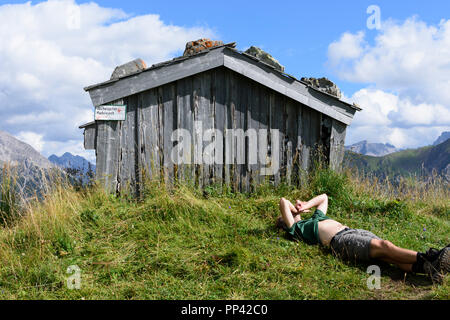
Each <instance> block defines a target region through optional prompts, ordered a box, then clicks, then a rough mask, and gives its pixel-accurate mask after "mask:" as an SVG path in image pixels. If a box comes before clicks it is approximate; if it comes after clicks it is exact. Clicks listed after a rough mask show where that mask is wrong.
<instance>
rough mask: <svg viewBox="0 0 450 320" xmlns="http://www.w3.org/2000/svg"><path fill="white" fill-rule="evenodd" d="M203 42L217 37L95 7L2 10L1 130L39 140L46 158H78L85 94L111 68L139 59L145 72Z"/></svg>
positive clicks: (63, 1)
mask: <svg viewBox="0 0 450 320" xmlns="http://www.w3.org/2000/svg"><path fill="white" fill-rule="evenodd" d="M202 37H212V38H213V37H214V34H213V32H212V31H210V30H209V29H206V28H202V27H191V28H186V27H180V26H176V25H169V24H165V23H164V22H163V21H161V19H160V17H159V16H158V15H154V14H147V15H141V16H130V15H129V14H127V13H126V12H124V11H122V10H118V9H110V8H103V7H100V6H99V5H97V4H96V3H93V2H91V3H85V4H80V5H78V4H76V3H75V2H74V1H73V0H53V1H51V0H50V1H47V2H42V3H39V4H32V3H31V2H28V3H25V4H14V5H10V4H8V5H2V6H0V39H1V42H0V69H1V70H2V71H1V72H0V98H1V101H2V103H1V105H0V127H1V128H2V130H5V131H7V132H10V133H12V134H13V135H16V136H18V137H31V136H30V133H34V134H35V136H34V137H35V138H36V137H37V136H40V137H41V140H40V141H41V142H40V144H39V143H38V145H39V146H40V148H41V151H42V153H43V154H44V155H46V156H48V155H50V154H51V153H64V152H65V151H69V150H72V151H75V150H80V152H81V150H82V149H80V148H79V146H80V145H81V143H82V139H83V134H82V130H80V129H78V126H79V125H80V124H82V123H85V122H88V121H91V120H92V119H93V108H92V103H91V101H90V99H89V96H88V94H87V93H85V92H84V90H83V87H85V86H87V85H91V84H95V83H98V82H101V81H104V80H108V79H109V77H110V75H111V73H112V71H113V70H114V67H115V66H117V65H120V64H123V63H125V62H128V61H130V60H133V59H136V58H142V59H143V60H144V61H146V63H147V65H149V66H150V65H151V64H153V63H157V62H161V61H165V60H169V59H171V58H173V57H174V56H177V55H180V54H181V53H182V50H183V49H184V45H185V43H186V42H187V41H190V40H194V39H198V38H202ZM23 132H28V133H27V134H26V135H24V134H22V135H21V134H20V133H23ZM31 140H32V139H31ZM37 141H38V140H35V143H37ZM57 148H61V149H57ZM77 148H78V149H77ZM80 152H77V153H78V154H80ZM91 159H92V156H91Z"/></svg>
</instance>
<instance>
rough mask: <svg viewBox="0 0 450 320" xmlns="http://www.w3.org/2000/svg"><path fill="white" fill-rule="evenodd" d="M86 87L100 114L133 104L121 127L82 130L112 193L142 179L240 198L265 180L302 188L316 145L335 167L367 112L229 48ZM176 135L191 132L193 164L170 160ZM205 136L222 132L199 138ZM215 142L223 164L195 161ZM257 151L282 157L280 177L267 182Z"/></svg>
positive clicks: (102, 123) (95, 125) (106, 123)
mask: <svg viewBox="0 0 450 320" xmlns="http://www.w3.org/2000/svg"><path fill="white" fill-rule="evenodd" d="M85 90H86V91H87V92H88V93H89V94H90V97H91V100H92V103H93V105H94V106H95V107H99V106H103V105H125V106H126V119H125V120H123V121H111V120H96V121H94V122H91V123H88V124H85V125H83V126H81V127H80V128H82V129H84V146H85V148H86V149H95V151H96V159H97V160H96V161H97V163H96V174H97V179H100V180H102V181H103V183H104V184H105V186H106V187H107V188H108V189H109V190H111V191H120V190H121V189H122V188H124V187H125V186H128V185H129V186H131V187H132V188H134V190H136V192H137V193H139V188H140V185H141V183H142V182H143V181H144V180H145V178H146V177H145V176H147V177H149V178H151V179H164V180H165V181H166V182H169V183H170V182H172V181H174V179H179V180H187V181H191V182H194V183H196V184H197V185H198V186H200V187H202V186H205V185H208V184H211V183H224V184H227V185H230V186H232V187H233V188H234V189H235V190H240V191H251V190H252V186H255V185H257V184H258V183H261V182H264V181H271V182H272V183H274V184H278V183H280V182H281V181H286V182H287V183H292V184H295V183H298V182H299V181H300V179H301V178H300V177H301V174H300V173H301V172H302V171H307V170H308V169H309V168H310V167H311V163H312V161H313V160H314V158H315V155H314V152H313V151H314V150H316V149H317V148H318V147H321V150H322V154H323V159H322V160H325V161H328V162H329V164H330V166H331V167H332V168H335V169H336V168H338V167H339V165H340V164H341V162H342V159H343V153H344V140H345V132H346V127H347V126H348V125H349V124H350V123H351V121H352V119H353V116H354V114H355V112H356V111H357V110H360V109H359V108H358V107H357V106H355V105H351V104H349V103H346V102H344V101H342V100H340V99H338V98H337V97H335V96H333V95H330V94H327V93H325V92H323V91H321V90H319V89H317V88H314V87H312V86H310V85H309V84H308V83H306V82H304V81H300V80H297V79H296V78H294V77H293V76H291V75H288V74H286V73H284V72H282V71H280V70H277V69H276V68H274V67H273V66H272V65H270V64H267V63H265V62H263V61H261V60H259V59H257V58H255V57H254V56H252V55H249V54H246V53H243V52H240V51H237V50H236V49H234V48H233V47H232V46H229V45H222V46H217V47H214V48H209V49H208V50H204V51H202V52H199V53H197V54H194V55H191V56H183V57H179V58H175V59H173V60H170V61H167V62H163V63H159V64H156V65H153V66H151V67H149V68H146V67H145V68H137V69H136V70H133V71H132V72H131V73H129V74H125V75H121V76H119V77H113V78H112V79H111V80H109V81H106V82H103V83H100V84H96V85H92V86H89V87H87V88H85ZM198 123H201V131H200V132H199V129H198V126H196V124H198ZM176 129H185V130H186V131H187V132H190V133H191V138H190V139H191V141H189V142H191V143H192V150H189V152H187V154H185V155H184V157H186V156H187V158H188V159H189V160H190V162H189V163H186V162H184V163H180V162H179V161H178V162H177V161H174V159H173V150H174V147H176V145H177V144H178V143H180V141H176V140H174V136H173V133H174V131H175V130H176ZM208 129H214V130H217V131H219V132H222V133H224V134H222V135H215V134H214V137H211V136H209V137H205V136H202V135H204V134H205V132H206V131H207V130H208ZM230 129H242V131H244V132H247V131H248V129H255V130H256V132H258V135H261V134H260V133H261V132H262V135H266V137H264V138H267V139H266V142H265V141H263V140H264V139H262V140H258V142H256V141H254V140H251V139H250V136H249V135H245V137H244V139H245V141H244V143H238V142H236V141H235V140H233V139H232V140H231V142H230V141H229V140H227V139H226V137H227V134H226V132H227V131H229V130H230ZM264 130H265V131H264ZM186 131H185V132H186ZM209 132H211V131H209ZM272 132H278V133H279V135H278V136H276V135H272ZM214 139H222V140H223V141H222V142H223V143H220V145H221V146H222V147H223V152H222V153H219V152H217V150H213V151H212V152H213V153H216V152H217V155H220V157H222V160H223V161H220V160H221V159H219V161H213V162H212V163H211V161H209V162H207V161H204V162H201V161H198V159H195V155H196V154H198V153H197V151H200V154H201V152H202V150H204V149H205V148H206V147H207V145H208V143H209V142H210V141H212V140H214ZM217 141H218V142H221V141H219V140H217ZM202 148H203V149H202ZM255 150H256V151H258V152H260V151H261V150H263V151H266V155H267V157H268V158H270V157H272V160H273V159H275V158H276V159H277V161H278V163H277V165H276V166H275V168H276V167H278V170H275V171H274V172H272V173H271V174H267V172H266V173H265V174H264V175H262V174H261V171H262V170H263V168H267V166H268V165H273V163H272V164H270V163H269V162H270V161H269V162H265V163H264V161H259V162H258V163H255V162H254V161H249V159H250V158H252V156H253V159H254V158H255V157H254V153H255V152H256V151H255ZM275 153H276V155H277V157H274V155H275ZM263 154H264V153H263ZM214 157H215V158H214ZM212 158H213V159H216V160H217V156H215V155H212ZM230 159H231V162H230ZM239 159H241V161H239ZM242 159H244V160H243V163H242ZM226 160H228V161H226ZM260 160H261V159H260Z"/></svg>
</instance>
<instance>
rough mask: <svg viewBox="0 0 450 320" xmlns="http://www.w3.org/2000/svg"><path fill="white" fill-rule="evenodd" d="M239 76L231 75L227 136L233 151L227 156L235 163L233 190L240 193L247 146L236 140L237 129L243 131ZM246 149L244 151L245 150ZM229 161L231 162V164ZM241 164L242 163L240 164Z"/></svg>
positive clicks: (232, 172)
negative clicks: (228, 129) (228, 130)
mask: <svg viewBox="0 0 450 320" xmlns="http://www.w3.org/2000/svg"><path fill="white" fill-rule="evenodd" d="M239 78H240V77H239V75H237V74H234V73H232V72H230V73H229V82H230V111H229V114H230V125H229V128H230V129H231V131H230V132H229V135H228V136H227V139H228V143H229V145H230V146H231V149H229V150H230V152H229V153H227V155H230V158H231V159H230V161H231V162H232V163H233V164H232V166H231V168H230V178H231V180H232V185H233V190H234V191H240V190H241V168H242V160H244V161H245V158H244V152H245V146H243V145H242V143H238V141H237V140H236V138H235V136H234V133H236V132H237V131H236V130H237V129H243V128H242V127H241V118H242V117H241V113H243V112H242V108H243V107H242V105H241V103H240V101H239V88H240V83H239V81H240V80H239ZM243 148H244V149H243ZM230 161H229V162H230ZM240 162H241V163H240Z"/></svg>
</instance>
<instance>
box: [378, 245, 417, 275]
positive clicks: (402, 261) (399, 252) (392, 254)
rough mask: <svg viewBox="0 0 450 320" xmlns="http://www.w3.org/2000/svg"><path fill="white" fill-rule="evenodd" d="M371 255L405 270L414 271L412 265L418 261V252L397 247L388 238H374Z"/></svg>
mask: <svg viewBox="0 0 450 320" xmlns="http://www.w3.org/2000/svg"><path fill="white" fill-rule="evenodd" d="M370 257H371V258H377V259H380V260H382V261H385V262H388V263H393V264H396V265H397V266H399V267H400V268H401V269H402V270H404V271H408V272H410V271H412V265H413V263H415V262H416V261H417V252H416V251H413V250H409V249H403V248H400V247H397V246H396V245H394V244H393V243H392V242H390V241H387V240H378V239H372V240H371V242H370Z"/></svg>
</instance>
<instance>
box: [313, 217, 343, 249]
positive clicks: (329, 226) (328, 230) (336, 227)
mask: <svg viewBox="0 0 450 320" xmlns="http://www.w3.org/2000/svg"><path fill="white" fill-rule="evenodd" d="M344 228H347V226H344V225H342V224H341V223H340V222H337V221H335V220H332V219H328V220H323V221H319V239H320V242H321V243H322V244H323V245H324V246H329V245H330V242H331V239H333V237H334V235H335V234H336V233H338V232H339V231H341V230H343V229H344Z"/></svg>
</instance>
